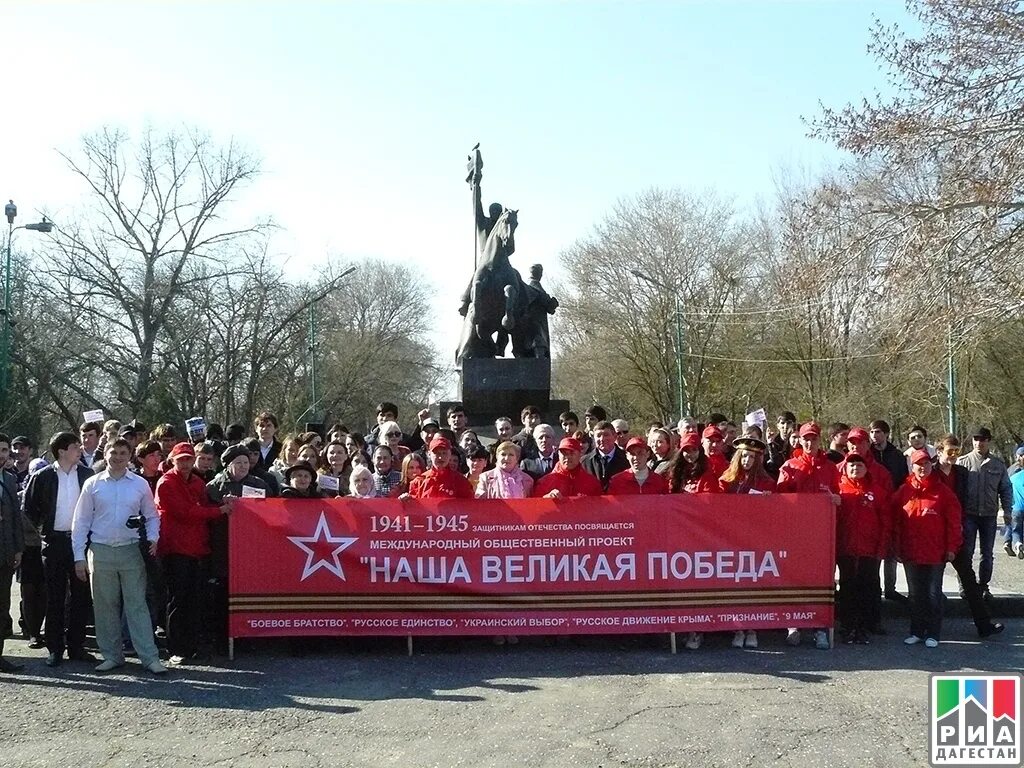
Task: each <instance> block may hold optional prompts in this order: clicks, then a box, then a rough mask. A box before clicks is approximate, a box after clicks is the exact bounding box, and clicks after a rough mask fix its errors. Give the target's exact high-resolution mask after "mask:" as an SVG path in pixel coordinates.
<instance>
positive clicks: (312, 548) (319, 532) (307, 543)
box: [288, 512, 358, 581]
mask: <svg viewBox="0 0 1024 768" xmlns="http://www.w3.org/2000/svg"><path fill="white" fill-rule="evenodd" d="M288 541H290V542H291V543H292V544H294V545H295V546H296V547H298V548H299V549H301V550H302V551H303V552H305V553H306V565H305V567H303V569H302V578H301V579H299V581H305V580H306V579H308V578H309V577H310V576H312V575H313V574H314V573H316V571H317V570H319V569H320V568H326V569H327V570H328V571H330V572H331V573H333V574H334V575H335V576H337V577H338V578H339V579H341V580H342V581H345V571H344V570H342V567H341V560H340V559H339V558H338V555H340V554H341V553H342V552H343V551H344V550H345V549H347V548H348V547H351V546H352V545H353V544H355V543H356V541H358V539H356V538H353V537H351V536H332V535H331V529H330V528H328V527H327V515H326V514H325V513H324V512H321V513H320V522H318V523H317V524H316V531H314V533H313V535H312V536H289V537H288Z"/></svg>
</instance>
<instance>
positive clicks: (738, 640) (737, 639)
mask: <svg viewBox="0 0 1024 768" xmlns="http://www.w3.org/2000/svg"><path fill="white" fill-rule="evenodd" d="M744 637H746V633H745V632H744V631H743V630H742V629H741V630H739V631H738V632H736V633H734V634H733V636H732V647H733V648H742V647H743V639H744Z"/></svg>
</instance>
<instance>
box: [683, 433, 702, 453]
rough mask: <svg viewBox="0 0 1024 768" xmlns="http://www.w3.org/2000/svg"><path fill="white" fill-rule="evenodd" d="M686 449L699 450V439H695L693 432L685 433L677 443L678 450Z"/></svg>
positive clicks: (695, 435)
mask: <svg viewBox="0 0 1024 768" xmlns="http://www.w3.org/2000/svg"><path fill="white" fill-rule="evenodd" d="M687 448H700V438H699V437H697V434H696V433H695V432H687V433H686V434H685V435H683V437H682V439H681V440H680V441H679V450H681V451H682V450H686V449H687Z"/></svg>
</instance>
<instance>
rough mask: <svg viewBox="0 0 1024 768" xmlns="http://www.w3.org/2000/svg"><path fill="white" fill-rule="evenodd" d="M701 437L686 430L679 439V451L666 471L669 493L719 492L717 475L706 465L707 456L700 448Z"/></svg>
mask: <svg viewBox="0 0 1024 768" xmlns="http://www.w3.org/2000/svg"><path fill="white" fill-rule="evenodd" d="M700 441H701V438H700V436H699V435H697V433H696V432H688V433H686V435H684V436H683V439H682V440H680V441H679V453H677V454H676V457H675V459H673V460H672V467H671V469H669V472H668V492H669V493H719V492H721V490H722V489H721V487H720V486H719V484H718V477H719V476H718V475H717V474H715V472H714V470H712V469H711V467H710V466H709V465H708V457H707V456H705V455H704V452H703V451H701V449H700Z"/></svg>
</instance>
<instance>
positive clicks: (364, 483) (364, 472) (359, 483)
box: [348, 445, 381, 499]
mask: <svg viewBox="0 0 1024 768" xmlns="http://www.w3.org/2000/svg"><path fill="white" fill-rule="evenodd" d="M377 448H378V449H379V448H381V446H379V445H378V446H377ZM348 495H349V497H350V498H353V499H376V498H377V497H378V493H377V489H376V488H375V487H374V485H373V472H371V471H370V468H369V467H356V468H355V469H353V470H352V474H351V475H349V478H348Z"/></svg>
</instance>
